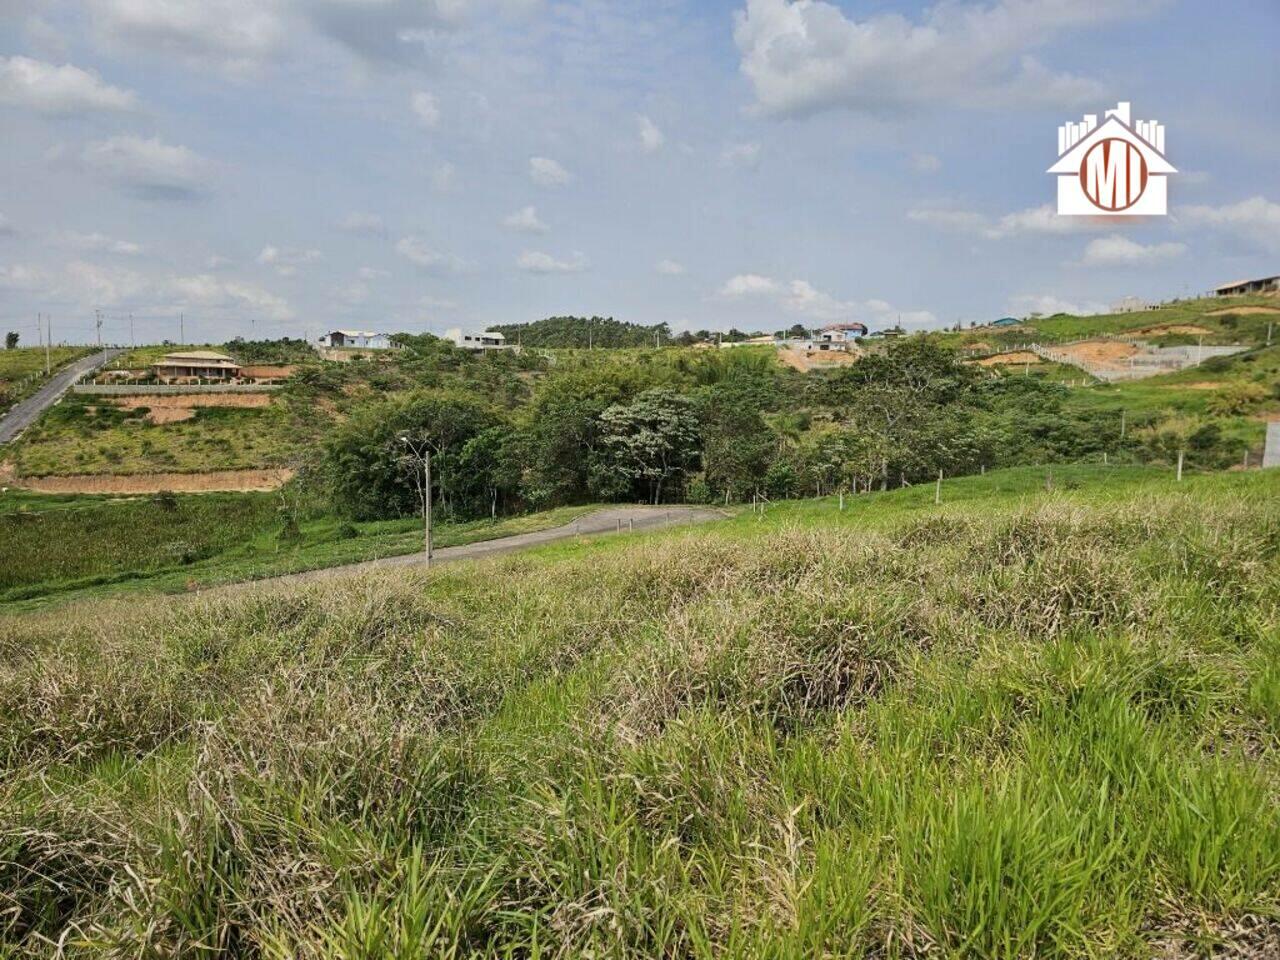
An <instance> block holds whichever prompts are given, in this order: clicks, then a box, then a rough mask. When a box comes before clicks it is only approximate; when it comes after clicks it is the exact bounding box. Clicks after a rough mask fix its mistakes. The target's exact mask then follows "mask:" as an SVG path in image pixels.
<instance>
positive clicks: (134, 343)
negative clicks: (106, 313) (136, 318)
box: [129, 313, 138, 347]
mask: <svg viewBox="0 0 1280 960" xmlns="http://www.w3.org/2000/svg"><path fill="white" fill-rule="evenodd" d="M137 345H138V340H137V338H136V337H135V336H134V335H133V314H132V313H131V314H129V346H131V347H136V346H137Z"/></svg>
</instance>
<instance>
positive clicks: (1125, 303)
mask: <svg viewBox="0 0 1280 960" xmlns="http://www.w3.org/2000/svg"><path fill="white" fill-rule="evenodd" d="M1148 309H1150V304H1148V303H1147V301H1145V300H1143V299H1142V298H1141V297H1121V298H1120V299H1119V300H1117V301H1116V302H1115V303H1113V304H1112V305H1111V312H1112V313H1140V312H1141V311H1143V310H1148Z"/></svg>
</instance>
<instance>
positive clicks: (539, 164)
mask: <svg viewBox="0 0 1280 960" xmlns="http://www.w3.org/2000/svg"><path fill="white" fill-rule="evenodd" d="M529 179H530V180H532V181H533V182H534V183H536V184H537V185H538V186H540V187H563V186H564V185H565V184H566V183H568V182H569V181H570V180H572V179H573V176H572V174H570V173H569V171H568V170H566V169H565V168H564V167H562V166H561V165H560V164H559V163H557V162H556V161H555V160H552V159H551V158H550V157H530V158H529Z"/></svg>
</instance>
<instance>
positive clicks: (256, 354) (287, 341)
mask: <svg viewBox="0 0 1280 960" xmlns="http://www.w3.org/2000/svg"><path fill="white" fill-rule="evenodd" d="M222 349H223V350H224V351H225V352H226V353H228V354H229V355H230V356H232V357H234V358H235V359H236V361H237V362H238V363H240V364H242V365H245V364H255V363H256V364H273V363H307V362H314V361H315V359H316V352H315V351H314V350H313V349H311V345H310V344H309V343H307V341H305V340H297V339H294V338H292V337H282V338H281V339H279V340H245V339H243V338H242V337H236V338H235V339H234V340H228V341H227V342H226V343H224V344H223V345H222Z"/></svg>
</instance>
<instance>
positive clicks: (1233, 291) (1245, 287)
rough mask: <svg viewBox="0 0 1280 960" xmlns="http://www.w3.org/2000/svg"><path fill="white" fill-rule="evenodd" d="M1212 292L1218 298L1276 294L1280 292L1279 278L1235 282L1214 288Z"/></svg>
mask: <svg viewBox="0 0 1280 960" xmlns="http://www.w3.org/2000/svg"><path fill="white" fill-rule="evenodd" d="M1213 292H1214V293H1216V294H1217V295H1218V296H1220V297H1242V296H1244V295H1245V294H1249V293H1276V292H1280V276H1276V277H1262V278H1261V279H1258V280H1237V281H1236V282H1235V283H1225V284H1223V285H1222V286H1220V287H1216V288H1214V291H1213Z"/></svg>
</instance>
